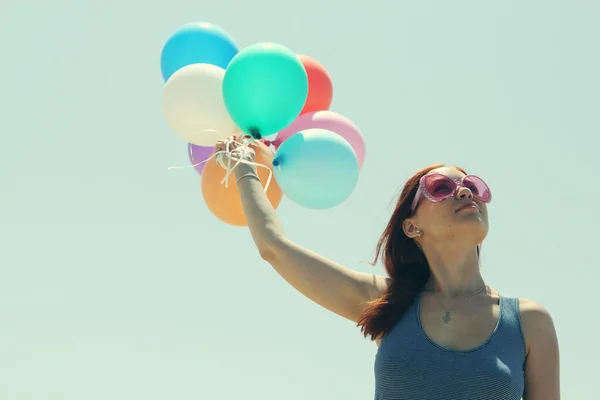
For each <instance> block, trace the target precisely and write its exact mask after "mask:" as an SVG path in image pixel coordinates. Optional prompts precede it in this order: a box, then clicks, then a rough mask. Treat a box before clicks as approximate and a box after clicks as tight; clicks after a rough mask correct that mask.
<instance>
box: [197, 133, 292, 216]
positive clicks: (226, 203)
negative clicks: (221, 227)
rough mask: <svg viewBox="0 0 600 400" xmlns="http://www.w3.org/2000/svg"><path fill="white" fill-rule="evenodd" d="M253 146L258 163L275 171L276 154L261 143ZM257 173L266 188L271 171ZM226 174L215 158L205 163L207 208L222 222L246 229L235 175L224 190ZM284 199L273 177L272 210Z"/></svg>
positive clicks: (268, 190) (203, 185)
mask: <svg viewBox="0 0 600 400" xmlns="http://www.w3.org/2000/svg"><path fill="white" fill-rule="evenodd" d="M250 146H251V147H252V148H253V149H254V152H255V153H256V158H255V162H256V163H258V164H263V165H266V166H267V167H269V168H271V169H273V165H272V162H273V156H274V153H273V151H272V150H271V149H270V148H268V147H267V146H265V145H264V144H263V143H261V142H258V141H256V142H254V143H252V144H251V145H250ZM257 172H258V177H259V178H260V181H261V183H262V185H263V188H264V187H265V185H266V184H267V179H269V171H268V170H267V169H266V168H263V167H257ZM225 173H226V171H225V169H224V168H223V167H221V166H220V165H219V164H217V162H216V161H215V159H214V158H213V159H211V160H210V161H209V162H207V163H206V166H205V167H204V170H203V171H202V178H201V181H202V184H201V187H202V197H204V201H205V202H206V205H207V206H208V209H209V210H210V211H211V212H212V213H213V214H214V216H215V217H217V218H218V219H220V220H221V221H223V222H226V223H228V224H231V225H234V226H247V225H248V222H247V221H246V216H245V215H244V209H243V207H242V200H241V199H240V192H239V191H238V188H237V185H236V177H235V174H233V173H232V174H230V175H229V178H228V181H227V184H228V185H227V187H225V182H223V183H221V181H222V180H223V178H225ZM245 179H253V178H245ZM282 197H283V193H282V192H281V189H280V188H279V186H278V185H277V182H275V177H274V176H272V177H271V183H269V188H268V189H267V198H268V199H269V201H270V202H271V205H272V206H273V208H277V207H278V206H279V203H280V202H281V199H282Z"/></svg>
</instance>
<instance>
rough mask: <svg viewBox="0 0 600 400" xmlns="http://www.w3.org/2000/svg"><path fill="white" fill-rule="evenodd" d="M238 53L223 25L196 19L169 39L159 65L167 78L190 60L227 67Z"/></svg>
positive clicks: (196, 62)
mask: <svg viewBox="0 0 600 400" xmlns="http://www.w3.org/2000/svg"><path fill="white" fill-rule="evenodd" d="M237 53H238V48H237V45H236V44H235V42H234V41H233V39H232V38H231V36H229V34H228V33H227V32H225V31H224V30H223V29H221V28H220V27H218V26H216V25H213V24H209V23H207V22H195V23H191V24H186V25H183V26H182V27H180V28H179V29H178V30H177V31H176V32H175V33H174V34H173V35H171V37H170V38H169V39H168V40H167V42H166V43H165V45H164V47H163V49H162V52H161V54H160V69H161V72H162V76H163V79H164V80H165V82H166V81H167V80H169V78H170V77H171V75H173V74H174V73H175V72H176V71H178V70H179V69H181V68H183V67H185V66H186V65H190V64H212V65H216V66H218V67H221V68H223V69H225V68H227V65H229V62H230V61H231V60H232V59H233V57H235V55H236V54H237Z"/></svg>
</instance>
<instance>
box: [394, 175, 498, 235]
mask: <svg viewBox="0 0 600 400" xmlns="http://www.w3.org/2000/svg"><path fill="white" fill-rule="evenodd" d="M432 174H440V175H444V176H446V177H448V178H451V179H452V180H454V181H456V182H457V184H458V187H457V188H456V190H455V191H454V193H453V195H452V196H450V197H448V198H447V199H445V200H442V201H438V202H434V201H431V200H430V199H428V198H427V196H425V195H423V194H421V195H420V197H419V200H418V203H417V205H416V209H415V213H414V215H413V216H412V217H411V218H409V219H407V221H405V226H404V229H405V232H407V234H409V233H410V231H411V225H412V229H413V230H414V229H415V228H418V229H419V230H420V231H421V232H422V233H423V237H424V238H425V237H426V238H427V240H436V239H437V240H444V241H446V240H455V239H460V240H467V241H473V245H474V246H476V245H478V244H479V243H481V242H482V241H483V239H485V237H486V235H487V232H488V229H489V225H488V212H487V206H486V204H485V203H484V202H483V201H481V200H479V199H477V198H475V197H474V196H473V193H474V192H476V191H477V187H476V185H474V184H473V183H472V182H470V181H465V182H463V184H462V185H461V184H460V182H461V180H462V178H464V176H465V174H464V173H462V172H460V171H459V170H458V169H456V168H454V167H441V168H436V169H434V170H432V171H430V172H429V173H428V174H427V175H432ZM431 178H432V179H433V178H435V177H431ZM444 182H445V180H444V179H443V177H440V179H439V180H437V181H436V184H435V185H432V186H431V189H432V190H435V191H437V192H438V193H439V194H443V193H444V192H448V191H449V190H452V186H453V185H452V183H451V184H450V185H445V184H444ZM438 193H432V194H433V195H434V196H435V195H436V194H438Z"/></svg>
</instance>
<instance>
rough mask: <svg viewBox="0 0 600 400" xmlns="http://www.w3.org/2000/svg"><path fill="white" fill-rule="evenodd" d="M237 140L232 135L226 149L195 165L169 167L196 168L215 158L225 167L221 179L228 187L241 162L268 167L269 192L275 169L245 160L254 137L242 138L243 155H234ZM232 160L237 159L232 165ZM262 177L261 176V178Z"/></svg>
mask: <svg viewBox="0 0 600 400" xmlns="http://www.w3.org/2000/svg"><path fill="white" fill-rule="evenodd" d="M234 140H235V138H234V137H233V136H232V137H230V138H228V139H227V141H226V142H225V150H221V151H217V152H215V153H214V154H213V155H212V156H210V157H209V158H208V159H206V160H204V161H201V162H199V163H196V164H194V165H190V166H187V167H169V168H168V169H184V168H194V167H197V166H198V165H201V164H204V163H206V162H209V161H210V160H212V159H213V158H215V161H216V162H217V164H219V165H220V166H221V167H223V168H224V169H225V177H224V178H223V180H221V184H225V187H226V188H228V187H229V176H230V175H231V174H232V173H233V171H234V170H235V169H236V168H237V167H238V166H239V165H240V164H246V165H250V166H253V167H260V168H266V169H267V170H269V177H268V178H267V183H266V185H265V188H264V191H265V193H266V192H267V190H268V189H269V185H270V184H271V179H272V178H273V171H272V170H271V168H269V167H268V166H266V165H264V164H260V163H257V162H253V161H248V160H244V159H243V157H244V155H245V154H246V152H247V151H248V148H249V146H250V144H251V143H252V142H254V139H252V138H244V139H243V140H242V147H241V156H240V158H237V157H235V156H234V155H233V152H232V150H231V145H232V143H233V141H234ZM225 155H227V156H228V157H227V164H225V163H224V162H223V157H224V156H225ZM232 161H235V164H234V165H233V166H232V165H231V163H232ZM259 179H260V178H259Z"/></svg>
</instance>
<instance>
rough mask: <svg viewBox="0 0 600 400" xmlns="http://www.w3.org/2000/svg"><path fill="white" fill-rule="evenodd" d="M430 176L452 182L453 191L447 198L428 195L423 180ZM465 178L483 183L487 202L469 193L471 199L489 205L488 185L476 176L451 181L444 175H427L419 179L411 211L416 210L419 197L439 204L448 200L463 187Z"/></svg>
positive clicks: (489, 191) (490, 199)
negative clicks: (486, 193) (486, 190)
mask: <svg viewBox="0 0 600 400" xmlns="http://www.w3.org/2000/svg"><path fill="white" fill-rule="evenodd" d="M431 176H443V177H444V178H445V179H448V180H450V181H452V182H454V184H455V187H454V190H452V192H451V193H450V194H448V195H447V196H444V197H443V198H441V199H438V198H435V197H433V196H432V195H431V193H429V191H428V190H427V188H426V187H425V180H426V179H427V178H428V177H431ZM467 178H476V179H478V180H480V181H481V182H483V183H484V184H485V186H486V187H487V189H488V193H489V195H490V196H489V198H488V199H487V200H484V199H483V198H482V197H481V196H479V195H476V194H475V193H473V191H471V193H473V197H475V198H476V199H478V200H479V201H482V202H484V203H490V202H491V201H492V191H491V190H490V187H489V185H488V184H487V183H486V182H485V181H484V180H483V179H481V178H480V177H478V176H477V175H465V176H463V177H462V178H461V179H452V178H450V177H449V176H447V175H444V174H427V175H423V176H422V177H421V179H419V188H418V189H417V193H415V198H414V200H413V203H412V206H411V210H412V211H415V210H416V209H417V205H418V204H419V201H420V200H421V195H423V196H425V197H426V198H427V199H428V200H429V201H432V202H434V203H439V202H440V201H444V200H446V199H449V198H450V197H452V196H454V195H455V194H456V191H457V190H458V189H459V188H460V187H464V185H463V182H464V181H465V179H467ZM467 189H468V188H467ZM469 190H471V189H469Z"/></svg>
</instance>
